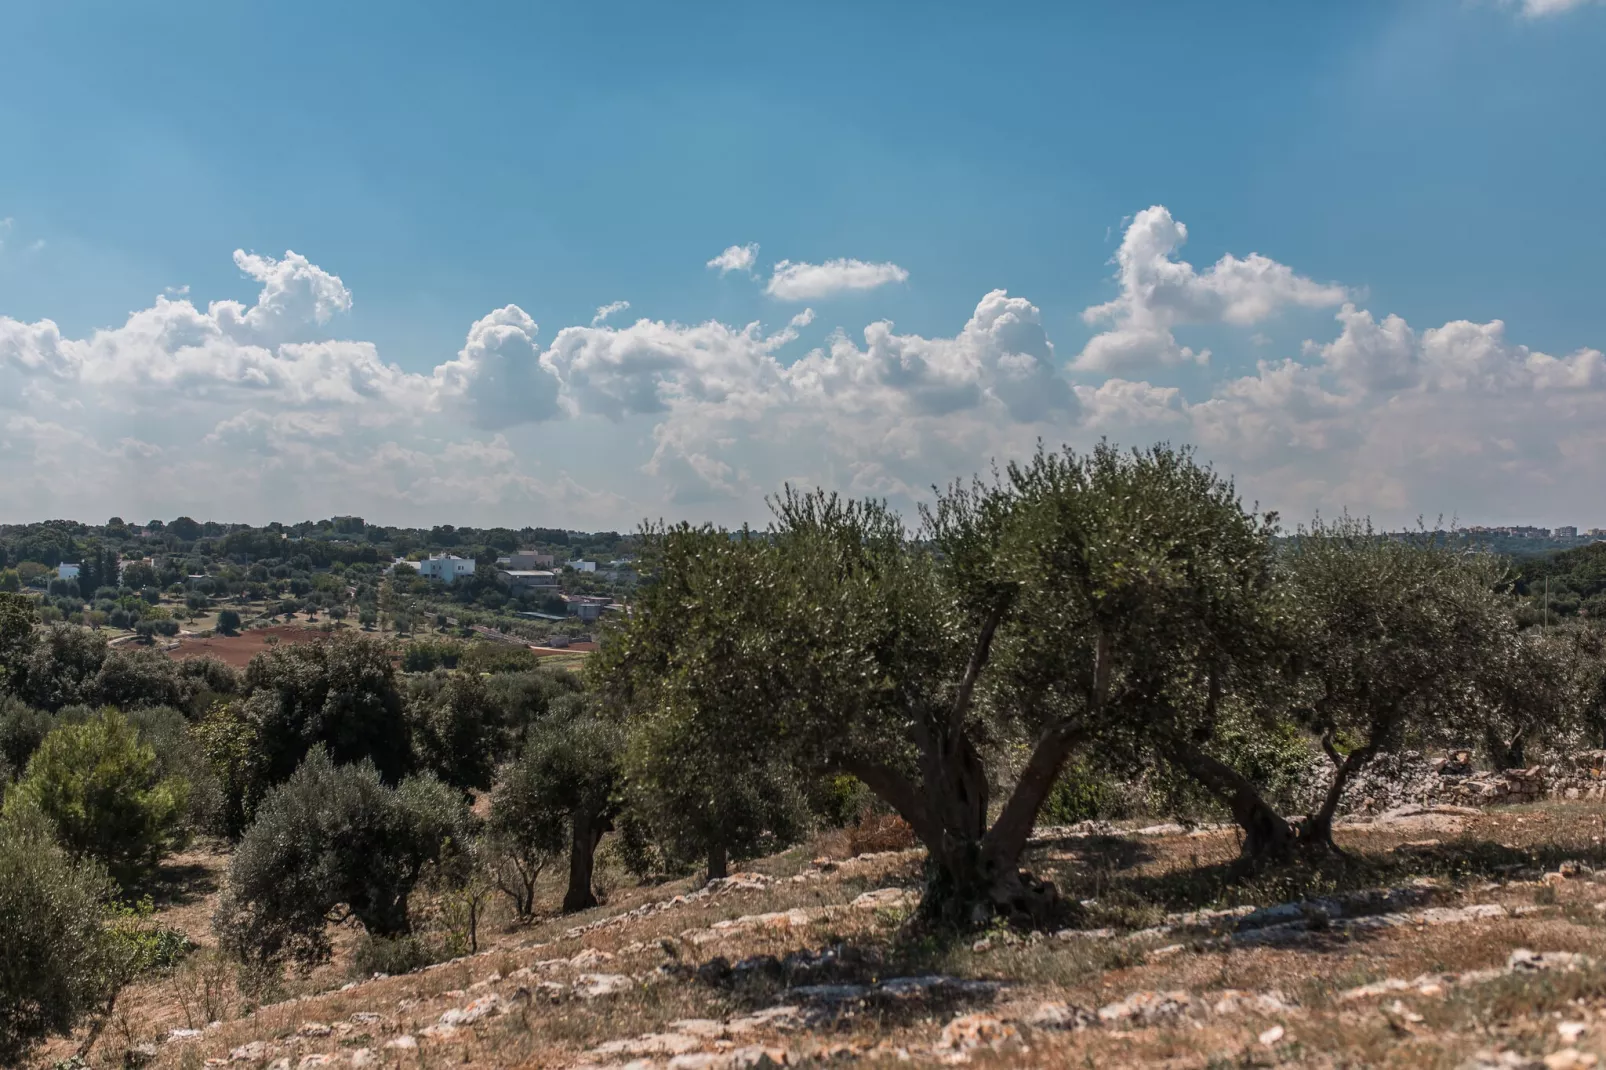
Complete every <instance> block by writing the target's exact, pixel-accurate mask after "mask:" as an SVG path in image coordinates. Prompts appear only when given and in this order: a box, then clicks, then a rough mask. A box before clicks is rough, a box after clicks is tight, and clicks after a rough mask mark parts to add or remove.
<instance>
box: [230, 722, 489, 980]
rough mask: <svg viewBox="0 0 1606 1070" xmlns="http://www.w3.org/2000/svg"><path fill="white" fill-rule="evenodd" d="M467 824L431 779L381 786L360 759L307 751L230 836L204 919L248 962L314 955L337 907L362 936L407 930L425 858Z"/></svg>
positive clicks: (460, 835) (436, 855) (324, 944)
mask: <svg viewBox="0 0 1606 1070" xmlns="http://www.w3.org/2000/svg"><path fill="white" fill-rule="evenodd" d="M470 833H471V828H470V816H469V814H468V811H467V808H466V807H465V806H464V804H463V801H462V798H461V797H460V796H459V795H458V794H457V793H456V792H454V791H453V790H452V789H450V788H448V787H446V786H445V785H443V784H441V783H440V782H439V781H437V780H435V779H434V778H432V777H412V778H409V779H407V780H405V781H403V782H402V784H401V785H400V787H398V788H390V787H387V786H386V785H385V784H384V783H383V782H382V781H381V779H380V777H379V774H378V772H377V771H376V770H375V769H374V767H373V766H372V765H371V764H369V763H367V762H364V763H362V764H360V765H339V766H337V765H335V764H334V763H333V762H332V761H331V760H330V759H329V756H328V755H327V754H326V753H325V752H324V751H323V750H322V749H321V748H319V749H315V750H313V751H312V752H311V753H310V754H309V755H308V756H307V759H306V761H304V762H303V763H302V764H301V767H300V768H298V769H297V770H296V772H295V775H294V776H292V777H291V778H290V779H289V780H288V781H286V782H285V783H284V784H282V785H280V786H279V787H277V788H275V789H273V790H272V791H271V792H269V794H268V796H267V797H266V798H265V799H264V800H263V803H262V805H261V807H260V808H259V810H258V813H257V818H256V821H255V822H254V823H253V824H252V825H251V827H250V828H249V829H248V830H247V831H246V834H245V836H244V838H243V839H242V840H241V841H240V845H239V848H238V849H237V850H236V852H235V855H234V859H233V861H232V862H231V864H230V867H229V880H228V886H227V888H226V889H225V891H224V894H223V896H222V897H221V900H220V902H219V905H218V908H217V912H216V914H215V915H214V918H213V927H214V929H215V930H216V932H217V934H218V938H219V943H220V945H221V946H223V947H225V948H226V949H228V950H229V951H230V952H231V953H233V954H235V955H236V956H238V957H240V958H242V959H247V960H253V961H257V962H273V961H277V960H278V959H279V958H280V957H282V956H285V955H288V956H290V957H293V958H295V959H297V960H298V961H301V962H306V963H310V962H316V961H319V960H321V959H324V958H327V957H328V954H329V939H328V935H327V932H326V925H327V923H328V922H329V921H330V920H334V919H338V918H339V917H340V916H342V915H341V914H340V913H338V911H341V910H344V911H349V913H350V915H351V916H354V917H356V918H357V920H359V921H360V922H361V923H362V925H363V928H364V929H365V930H366V931H367V932H368V934H369V935H370V936H377V937H386V938H394V937H400V936H406V935H407V934H409V933H410V932H411V927H412V925H411V919H410V917H409V914H408V896H409V894H410V893H411V892H412V890H413V886H414V885H415V884H416V883H417V881H418V878H419V875H420V873H421V872H422V870H423V868H424V866H425V865H426V864H427V863H430V862H434V861H437V860H439V859H440V858H441V857H442V855H443V853H445V852H449V851H450V850H452V849H453V845H454V844H462V843H466V842H467V841H468V838H469V836H470Z"/></svg>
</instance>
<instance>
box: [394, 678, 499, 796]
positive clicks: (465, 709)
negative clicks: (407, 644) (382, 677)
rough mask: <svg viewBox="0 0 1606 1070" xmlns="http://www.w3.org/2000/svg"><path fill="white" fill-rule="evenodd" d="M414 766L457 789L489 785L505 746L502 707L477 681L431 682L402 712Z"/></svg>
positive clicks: (458, 679) (483, 685)
mask: <svg viewBox="0 0 1606 1070" xmlns="http://www.w3.org/2000/svg"><path fill="white" fill-rule="evenodd" d="M407 714H408V721H409V722H410V725H411V729H412V735H413V745H414V747H415V748H416V751H417V756H418V764H419V765H420V767H422V768H424V769H428V770H430V771H431V772H433V773H434V774H435V775H436V776H438V777H440V778H441V779H442V780H444V781H445V782H446V783H448V784H451V785H453V786H455V787H459V788H480V789H486V788H489V787H490V786H491V775H492V773H493V772H494V771H495V766H496V759H497V757H498V755H500V753H501V752H502V750H503V749H504V747H505V743H506V735H505V731H504V727H505V724H504V720H503V717H502V710H501V708H500V707H499V706H498V705H497V704H496V703H494V702H492V701H491V697H490V695H489V694H488V693H487V692H486V690H485V684H484V683H483V682H482V681H481V680H480V678H479V677H478V676H471V675H465V674H461V673H459V674H454V675H451V676H446V677H445V678H444V679H438V680H436V679H432V680H430V681H428V682H427V683H426V684H425V686H423V687H420V688H419V689H417V691H416V692H415V693H414V695H413V696H412V700H411V701H410V702H409V703H408V708H407Z"/></svg>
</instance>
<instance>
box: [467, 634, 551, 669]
mask: <svg viewBox="0 0 1606 1070" xmlns="http://www.w3.org/2000/svg"><path fill="white" fill-rule="evenodd" d="M457 667H458V668H459V669H462V670H463V671H464V672H474V673H481V672H488V673H499V672H530V671H532V670H534V669H538V668H540V667H541V659H540V658H538V657H537V656H536V655H535V653H534V652H533V651H532V650H530V648H529V647H526V646H514V645H513V644H512V643H489V642H485V643H470V644H468V645H467V647H466V648H465V649H464V651H463V654H462V657H460V658H458V661H457Z"/></svg>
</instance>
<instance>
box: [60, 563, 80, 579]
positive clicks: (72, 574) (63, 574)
mask: <svg viewBox="0 0 1606 1070" xmlns="http://www.w3.org/2000/svg"><path fill="white" fill-rule="evenodd" d="M56 578H57V579H58V580H76V579H77V578H78V566H77V565H69V564H68V563H67V562H65V561H63V562H62V563H61V564H59V565H57V566H56Z"/></svg>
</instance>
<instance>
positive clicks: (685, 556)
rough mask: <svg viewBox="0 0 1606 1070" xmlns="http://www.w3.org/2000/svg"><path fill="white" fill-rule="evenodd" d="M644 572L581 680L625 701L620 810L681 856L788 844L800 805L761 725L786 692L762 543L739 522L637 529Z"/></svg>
mask: <svg viewBox="0 0 1606 1070" xmlns="http://www.w3.org/2000/svg"><path fill="white" fill-rule="evenodd" d="M646 534H647V540H648V543H649V546H650V548H651V549H650V552H651V553H652V554H653V555H654V557H655V564H654V568H655V573H654V578H655V582H654V583H652V584H651V585H649V586H647V587H644V588H643V589H642V590H641V591H639V592H638V596H637V600H636V603H635V605H634V607H633V611H632V613H631V616H630V618H629V620H628V621H626V622H624V623H623V624H622V625H621V626H620V627H618V628H615V629H613V630H612V631H611V632H610V633H609V634H608V635H607V637H606V639H605V641H604V643H603V645H602V650H601V651H600V652H599V654H598V655H597V656H596V657H595V658H594V659H592V660H591V662H590V663H589V665H588V675H589V676H590V678H591V679H592V681H593V682H594V685H595V686H596V687H597V688H598V689H599V690H601V691H603V692H604V693H607V694H609V695H610V696H611V698H612V699H613V701H615V702H616V703H617V705H618V706H619V708H621V709H624V710H628V711H629V725H630V731H629V759H628V773H629V780H630V783H631V791H630V795H631V801H632V810H633V812H634V813H635V814H636V815H637V816H638V817H641V818H643V819H644V822H643V824H644V827H645V828H646V829H647V830H648V831H650V833H651V834H652V836H653V838H654V839H655V840H656V841H657V842H658V844H659V846H660V847H661V848H662V849H663V851H664V854H665V856H666V858H667V859H668V860H670V861H671V862H672V863H673V864H677V865H678V864H681V863H686V862H689V861H691V860H692V859H695V858H702V859H704V860H706V863H707V872H708V876H709V877H710V878H717V877H724V876H726V874H727V872H728V870H729V863H730V860H731V859H732V858H736V859H743V858H749V857H753V856H754V855H756V854H759V853H762V852H764V851H766V850H770V849H778V848H780V847H784V846H786V845H787V844H788V843H790V842H792V841H793V840H794V839H795V838H796V836H797V835H798V834H799V832H800V831H801V829H802V828H803V825H804V821H805V818H806V806H805V802H804V799H803V796H802V793H801V792H800V791H799V790H798V787H797V785H796V780H797V774H796V772H795V771H794V766H793V763H791V762H790V760H789V756H788V755H787V754H786V753H785V752H784V751H783V750H782V749H780V748H778V747H777V745H776V744H777V742H778V740H777V737H775V736H774V734H773V732H772V729H773V725H774V721H773V718H774V716H775V713H776V710H777V708H778V706H779V704H780V703H782V702H785V701H788V697H789V696H790V695H791V694H792V690H791V689H792V687H793V675H794V674H793V673H792V671H791V669H790V668H789V666H788V662H789V660H790V659H789V658H788V656H787V654H786V650H787V649H788V644H789V643H790V642H791V641H793V640H794V639H795V638H796V633H795V631H794V630H792V629H789V628H788V626H787V624H788V618H787V617H786V616H784V615H782V614H780V613H779V610H780V605H779V603H778V602H777V601H775V596H776V595H778V594H779V593H780V592H781V591H782V590H783V587H784V583H783V582H782V580H781V579H780V575H779V572H778V571H777V567H778V560H777V559H776V556H775V553H774V549H773V545H772V544H771V543H770V542H769V541H768V540H766V539H764V538H760V537H759V536H757V535H755V534H754V533H752V532H739V533H735V534H731V533H726V532H723V531H718V530H715V529H713V528H708V527H701V528H694V527H691V526H690V525H679V526H676V527H658V528H650V529H648V531H647V533H646Z"/></svg>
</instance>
